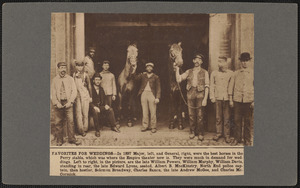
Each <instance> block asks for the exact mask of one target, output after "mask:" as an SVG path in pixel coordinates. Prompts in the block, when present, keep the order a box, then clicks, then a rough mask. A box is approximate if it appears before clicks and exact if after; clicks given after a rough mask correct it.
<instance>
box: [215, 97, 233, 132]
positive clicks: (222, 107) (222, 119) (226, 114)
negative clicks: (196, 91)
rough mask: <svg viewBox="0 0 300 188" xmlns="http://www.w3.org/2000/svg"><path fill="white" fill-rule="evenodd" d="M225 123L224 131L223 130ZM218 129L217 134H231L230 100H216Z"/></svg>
mask: <svg viewBox="0 0 300 188" xmlns="http://www.w3.org/2000/svg"><path fill="white" fill-rule="evenodd" d="M223 125H224V132H223ZM216 130H217V135H218V136H221V135H222V132H223V133H224V136H225V137H229V136H230V108H229V101H221V100H216Z"/></svg>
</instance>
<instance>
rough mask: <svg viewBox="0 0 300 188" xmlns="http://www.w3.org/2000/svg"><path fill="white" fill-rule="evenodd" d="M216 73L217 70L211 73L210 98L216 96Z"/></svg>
mask: <svg viewBox="0 0 300 188" xmlns="http://www.w3.org/2000/svg"><path fill="white" fill-rule="evenodd" d="M215 74H216V72H215V71H213V72H212V73H211V75H210V91H209V96H210V99H213V98H215Z"/></svg>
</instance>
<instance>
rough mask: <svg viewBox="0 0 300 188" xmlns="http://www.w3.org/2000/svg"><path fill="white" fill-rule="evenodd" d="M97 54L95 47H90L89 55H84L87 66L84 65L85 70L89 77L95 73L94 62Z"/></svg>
mask: <svg viewBox="0 0 300 188" xmlns="http://www.w3.org/2000/svg"><path fill="white" fill-rule="evenodd" d="M94 56H95V48H93V47H89V52H88V54H87V56H85V57H84V60H83V62H84V64H85V67H84V70H85V72H87V73H88V75H89V77H90V78H92V77H93V75H94V74H95V68H94V67H95V65H94V62H93V58H94Z"/></svg>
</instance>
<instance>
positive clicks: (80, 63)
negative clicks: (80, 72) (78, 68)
mask: <svg viewBox="0 0 300 188" xmlns="http://www.w3.org/2000/svg"><path fill="white" fill-rule="evenodd" d="M75 65H82V66H83V65H84V62H83V61H75Z"/></svg>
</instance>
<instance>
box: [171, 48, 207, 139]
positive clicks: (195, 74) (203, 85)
mask: <svg viewBox="0 0 300 188" xmlns="http://www.w3.org/2000/svg"><path fill="white" fill-rule="evenodd" d="M203 59H204V56H203V55H202V54H196V55H195V56H194V59H193V63H194V68H192V69H188V70H187V71H186V72H184V73H183V74H181V75H180V74H179V67H176V80H177V82H179V83H180V82H181V81H183V80H187V86H186V89H187V103H188V110H189V119H190V139H193V138H194V137H195V136H197V135H198V140H200V141H203V140H204V125H203V107H204V106H206V103H207V97H208V88H209V76H208V72H207V71H206V70H204V69H203V68H201V64H202V63H203Z"/></svg>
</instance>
